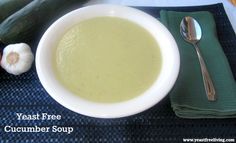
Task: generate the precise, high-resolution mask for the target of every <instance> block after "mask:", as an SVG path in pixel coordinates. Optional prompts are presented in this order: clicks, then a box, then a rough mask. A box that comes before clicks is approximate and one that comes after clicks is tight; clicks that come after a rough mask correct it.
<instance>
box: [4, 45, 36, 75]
mask: <svg viewBox="0 0 236 143" xmlns="http://www.w3.org/2000/svg"><path fill="white" fill-rule="evenodd" d="M33 60H34V56H33V53H32V51H31V48H30V47H29V45H27V44H25V43H18V44H10V45H8V46H6V47H5V48H4V49H3V55H2V60H1V66H2V68H4V69H5V70H6V71H7V72H8V73H10V74H14V75H20V74H22V73H24V72H26V71H28V70H29V69H30V67H31V65H32V63H33Z"/></svg>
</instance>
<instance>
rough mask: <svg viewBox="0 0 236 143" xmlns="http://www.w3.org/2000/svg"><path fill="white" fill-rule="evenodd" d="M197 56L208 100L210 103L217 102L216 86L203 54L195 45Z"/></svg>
mask: <svg viewBox="0 0 236 143" xmlns="http://www.w3.org/2000/svg"><path fill="white" fill-rule="evenodd" d="M193 45H194V47H195V49H196V52H197V55H198V59H199V63H200V67H201V71H202V77H203V83H204V87H205V91H206V94H207V98H208V100H209V101H215V100H216V96H215V93H216V92H215V88H214V85H213V83H212V80H211V77H210V75H209V72H208V70H207V67H206V64H205V62H204V59H203V58H202V55H201V52H200V50H199V48H198V46H197V44H193Z"/></svg>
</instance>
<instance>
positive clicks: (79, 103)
mask: <svg viewBox="0 0 236 143" xmlns="http://www.w3.org/2000/svg"><path fill="white" fill-rule="evenodd" d="M99 16H113V17H120V18H125V19H128V20H131V21H133V22H137V24H139V25H141V26H143V27H144V28H145V29H147V30H148V31H149V32H150V33H151V34H152V35H153V36H154V38H155V39H156V40H157V42H158V44H159V46H160V50H161V53H162V69H161V72H160V74H159V77H158V78H157V80H156V81H155V83H154V84H153V85H152V86H151V87H150V88H149V89H148V90H147V91H145V92H144V93H143V94H142V95H139V96H137V97H135V98H133V99H131V100H127V101H123V102H118V103H95V102H91V101H87V100H84V99H82V98H80V97H79V96H74V95H73V93H71V92H70V91H68V90H66V89H65V88H64V87H63V86H62V85H61V84H60V83H59V82H58V81H57V80H56V78H55V77H54V75H53V71H52V66H51V62H48V60H50V58H51V54H52V48H49V47H52V44H53V43H54V44H55V42H56V41H58V38H59V36H60V35H62V34H63V33H64V31H66V30H67V29H68V28H70V27H71V26H72V25H73V24H76V23H78V22H79V21H83V20H86V19H89V18H93V17H99ZM75 17H76V18H75ZM78 17H79V18H78ZM156 32H159V33H158V35H160V36H159V37H158V38H157V37H156V36H155V35H156ZM160 37H161V38H160ZM50 45H51V46H50ZM163 46H165V48H162V47H163ZM35 62H36V71H37V74H38V77H39V80H40V82H41V84H42V85H43V87H44V88H45V89H46V91H47V92H48V93H49V95H50V96H51V97H52V98H53V99H55V100H56V101H57V102H58V103H60V104H61V105H63V106H64V107H66V108H68V109H70V110H72V111H74V112H76V113H80V114H83V115H86V116H90V117H97V118H120V117H126V116H130V115H134V114H137V113H140V112H142V111H144V110H147V109H149V108H150V107H152V106H154V105H155V104H157V103H158V102H159V101H161V100H162V99H163V98H164V97H165V96H166V95H167V94H168V92H169V91H170V90H171V89H172V87H173V85H174V83H175V81H176V80H177V77H178V73H179V68H180V56H179V51H178V47H177V44H176V42H175V40H174V38H173V36H172V35H171V33H170V32H169V31H168V30H167V28H166V27H165V26H164V25H163V24H162V23H161V22H159V21H158V20H157V19H156V18H154V17H152V16H150V15H149V14H147V13H145V12H143V11H141V10H138V9H135V8H131V7H127V6H120V5H113V4H97V5H91V6H86V7H82V8H79V9H77V10H74V11H71V12H69V13H68V14H66V15H64V16H62V17H61V18H59V19H58V20H56V21H55V22H54V23H53V24H52V25H51V26H50V27H49V28H48V29H47V30H46V32H45V33H44V34H43V36H42V38H41V40H40V42H39V44H38V48H37V51H36V60H35ZM167 65H168V66H167ZM157 81H158V82H157ZM162 84H163V85H164V86H163V85H162ZM65 95H66V96H65Z"/></svg>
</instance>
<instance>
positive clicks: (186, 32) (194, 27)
mask: <svg viewBox="0 0 236 143" xmlns="http://www.w3.org/2000/svg"><path fill="white" fill-rule="evenodd" d="M180 33H181V35H182V37H183V38H184V40H185V41H187V42H189V43H191V44H193V46H194V47H195V49H196V52H197V55H198V59H199V63H200V66H201V71H202V77H203V83H204V87H205V91H206V95H207V98H208V100H209V101H215V100H216V96H215V88H214V85H213V83H212V80H211V77H210V75H209V72H208V70H207V67H206V64H205V62H204V60H203V57H202V55H201V52H200V50H199V48H198V46H197V43H198V41H199V40H200V39H201V37H202V30H201V27H200V25H199V23H198V22H197V21H196V20H195V19H194V18H192V17H190V16H187V17H184V18H183V19H182V21H181V23H180Z"/></svg>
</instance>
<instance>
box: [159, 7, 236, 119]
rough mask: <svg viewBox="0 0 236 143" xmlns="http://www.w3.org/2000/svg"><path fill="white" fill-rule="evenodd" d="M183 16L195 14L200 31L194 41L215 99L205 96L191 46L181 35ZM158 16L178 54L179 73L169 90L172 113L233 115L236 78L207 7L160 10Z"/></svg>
mask: <svg viewBox="0 0 236 143" xmlns="http://www.w3.org/2000/svg"><path fill="white" fill-rule="evenodd" d="M184 16H191V17H193V18H195V19H196V20H197V21H198V22H199V23H200V25H201V28H202V33H203V35H202V39H201V40H200V42H199V43H198V45H199V47H200V50H201V52H202V56H203V58H204V59H205V62H206V66H207V67H208V70H209V73H210V75H211V77H212V80H213V83H214V86H215V89H216V96H217V100H216V101H215V102H211V101H208V100H207V97H206V93H205V89H204V85H203V80H202V76H201V70H200V65H199V61H198V58H197V54H196V52H195V49H194V47H193V46H192V45H191V44H189V43H187V42H185V41H184V40H183V38H182V37H181V34H180V27H179V26H180V22H181V20H182V18H183V17H184ZM160 18H161V21H162V22H163V24H164V25H165V26H166V27H167V28H168V29H169V30H170V32H171V33H172V35H173V36H174V38H175V40H176V42H177V44H178V47H179V52H180V58H181V59H180V60H181V67H180V73H179V77H178V79H177V82H176V84H175V86H174V87H173V89H172V91H171V92H170V99H171V106H172V108H173V110H174V112H175V114H176V115H177V116H179V117H183V118H232V117H236V82H235V80H234V78H233V75H232V72H231V69H230V66H229V64H228V61H227V59H226V56H225V55H224V52H223V50H222V48H221V45H220V43H219V41H218V39H217V35H216V26H215V21H214V18H213V16H212V14H211V13H209V12H207V11H200V12H174V11H161V12H160ZM235 48H236V47H235Z"/></svg>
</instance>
